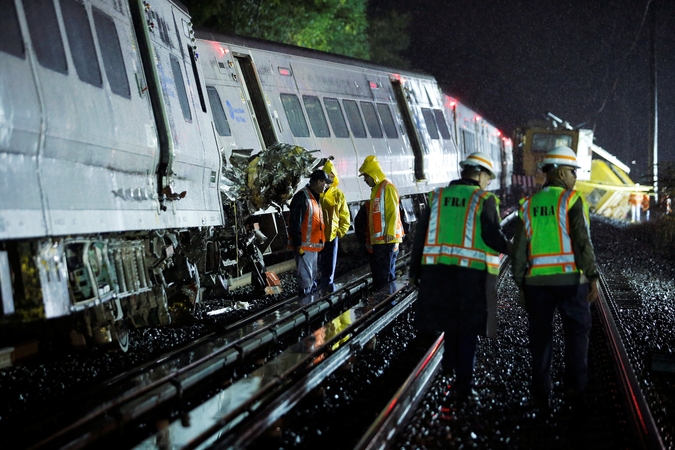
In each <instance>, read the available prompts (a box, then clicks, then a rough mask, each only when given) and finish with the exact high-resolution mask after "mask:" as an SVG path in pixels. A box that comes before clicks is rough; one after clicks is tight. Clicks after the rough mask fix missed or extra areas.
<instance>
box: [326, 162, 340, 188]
mask: <svg viewBox="0 0 675 450" xmlns="http://www.w3.org/2000/svg"><path fill="white" fill-rule="evenodd" d="M323 171H324V172H326V173H328V174H333V177H335V178H333V183H332V184H330V185H329V186H330V187H335V186H337V185H338V184H340V180H339V179H338V174H337V171H336V170H335V166H334V165H333V162H332V161H330V160H328V161H327V162H326V164H324V165H323Z"/></svg>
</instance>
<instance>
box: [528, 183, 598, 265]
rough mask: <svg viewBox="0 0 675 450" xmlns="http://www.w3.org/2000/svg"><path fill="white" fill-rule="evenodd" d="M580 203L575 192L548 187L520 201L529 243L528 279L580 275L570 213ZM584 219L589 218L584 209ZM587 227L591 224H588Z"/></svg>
mask: <svg viewBox="0 0 675 450" xmlns="http://www.w3.org/2000/svg"><path fill="white" fill-rule="evenodd" d="M579 199H581V197H580V196H579V194H578V193H577V192H576V191H572V190H566V189H564V188H561V187H558V186H547V187H545V188H544V189H542V190H541V191H540V192H538V193H536V194H534V195H533V196H531V197H528V198H524V199H522V200H521V201H520V209H519V211H518V212H519V214H520V218H521V219H522V221H523V223H524V224H525V235H526V237H527V242H528V252H529V254H528V270H527V273H526V276H537V275H555V274H562V273H573V272H579V269H578V268H577V265H576V263H575V262H574V249H573V247H572V239H571V238H570V224H569V219H568V217H567V212H568V211H569V210H570V208H571V207H572V205H574V203H575V202H576V201H577V200H579ZM584 216H587V212H586V209H584ZM586 224H587V226H588V220H586Z"/></svg>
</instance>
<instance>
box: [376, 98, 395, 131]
mask: <svg viewBox="0 0 675 450" xmlns="http://www.w3.org/2000/svg"><path fill="white" fill-rule="evenodd" d="M377 112H379V113H380V119H382V126H383V127H384V134H386V135H387V137H388V138H389V139H396V138H398V132H397V131H396V123H394V117H393V116H392V115H391V109H389V105H387V104H386V103H378V104H377Z"/></svg>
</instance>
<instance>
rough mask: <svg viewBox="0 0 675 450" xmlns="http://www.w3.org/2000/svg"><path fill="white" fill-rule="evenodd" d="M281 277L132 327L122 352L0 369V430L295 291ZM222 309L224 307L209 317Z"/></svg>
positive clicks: (342, 266) (342, 264) (288, 278)
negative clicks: (178, 320)
mask: <svg viewBox="0 0 675 450" xmlns="http://www.w3.org/2000/svg"><path fill="white" fill-rule="evenodd" d="M360 264H362V260H361V261H360V260H358V259H354V258H350V257H348V256H343V257H342V258H339V259H338V267H337V268H336V275H338V276H339V275H341V274H343V273H346V272H347V271H348V270H351V268H353V267H357V266H359V265H360ZM279 278H280V281H281V288H282V291H281V293H280V294H275V295H261V294H260V293H259V292H257V291H256V290H255V289H254V288H253V287H252V286H250V285H249V286H243V287H240V288H237V289H233V290H232V291H230V292H228V293H227V295H226V296H224V297H223V298H215V299H205V300H203V301H202V302H201V303H200V304H199V305H197V308H196V310H195V312H194V314H193V316H192V317H183V319H184V320H183V323H182V324H180V325H172V326H166V327H154V328H141V329H132V330H130V335H129V349H128V351H127V352H126V353H124V352H121V351H119V350H118V349H115V348H112V349H110V348H101V347H99V348H93V349H81V350H71V351H67V352H62V353H59V354H49V355H40V356H39V357H37V358H33V359H32V360H26V361H23V362H21V363H20V364H18V365H15V366H13V367H8V368H3V369H0V433H3V432H5V431H7V430H12V429H15V428H16V427H17V426H20V424H21V423H22V422H23V421H25V420H35V418H36V417H40V416H43V415H44V416H46V415H49V414H50V413H51V412H53V411H57V410H61V409H63V406H64V405H67V404H69V403H70V402H73V403H77V401H78V399H79V398H83V397H85V396H86V391H87V390H88V389H89V388H93V387H95V386H97V385H99V384H101V383H104V382H105V381H107V380H109V379H111V378H113V377H114V376H117V375H119V374H122V373H124V372H125V371H128V370H130V369H132V368H134V367H136V366H139V365H141V364H144V363H148V362H151V361H153V360H155V359H157V358H159V357H161V356H162V355H164V354H166V353H167V352H170V351H172V350H174V349H176V348H177V347H179V346H181V345H185V344H189V343H190V342H192V341H194V340H196V339H198V338H200V337H202V336H205V335H207V334H208V333H210V332H212V331H219V330H222V328H223V327H224V326H227V325H229V324H232V323H234V322H237V321H239V320H241V319H243V318H245V317H246V316H247V315H249V314H252V313H254V312H256V311H259V310H262V309H264V308H266V307H268V306H271V305H272V304H274V303H276V302H279V301H280V300H282V299H284V298H287V297H289V296H292V295H294V293H295V292H296V289H297V283H296V280H295V272H294V271H290V272H286V273H282V274H279ZM220 309H227V311H226V312H223V313H221V314H218V315H216V316H208V315H207V312H209V311H212V310H220Z"/></svg>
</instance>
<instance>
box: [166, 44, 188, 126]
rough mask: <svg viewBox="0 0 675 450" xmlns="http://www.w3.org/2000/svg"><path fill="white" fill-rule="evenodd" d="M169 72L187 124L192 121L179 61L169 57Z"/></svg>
mask: <svg viewBox="0 0 675 450" xmlns="http://www.w3.org/2000/svg"><path fill="white" fill-rule="evenodd" d="M171 70H172V71H173V79H174V81H175V83H176V92H177V93H178V100H179V101H180V109H181V110H182V111H183V117H184V118H185V120H187V121H188V122H191V121H192V112H191V111H190V102H189V101H188V96H187V91H186V90H185V81H184V80H183V71H182V70H180V61H178V58H176V57H175V56H173V55H171Z"/></svg>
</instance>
